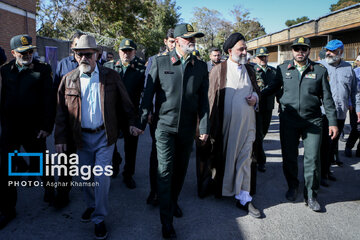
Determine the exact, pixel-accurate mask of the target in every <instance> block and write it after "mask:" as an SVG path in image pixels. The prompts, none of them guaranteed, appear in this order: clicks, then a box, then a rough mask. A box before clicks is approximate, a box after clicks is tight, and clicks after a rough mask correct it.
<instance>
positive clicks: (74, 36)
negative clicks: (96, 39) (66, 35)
mask: <svg viewBox="0 0 360 240" xmlns="http://www.w3.org/2000/svg"><path fill="white" fill-rule="evenodd" d="M82 35H85V34H84V33H82V32H80V31H76V32H75V33H74V34H73V35H72V36H71V42H73V41H74V40H75V38H80V37H81V36H82Z"/></svg>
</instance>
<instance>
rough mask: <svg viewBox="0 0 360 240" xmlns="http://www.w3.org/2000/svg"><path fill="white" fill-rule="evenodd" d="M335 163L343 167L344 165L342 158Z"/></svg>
mask: <svg viewBox="0 0 360 240" xmlns="http://www.w3.org/2000/svg"><path fill="white" fill-rule="evenodd" d="M335 164H336V165H338V166H339V167H342V166H343V165H344V163H343V162H342V161H340V160H336V162H335Z"/></svg>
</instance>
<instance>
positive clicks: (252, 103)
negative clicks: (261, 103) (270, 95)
mask: <svg viewBox="0 0 360 240" xmlns="http://www.w3.org/2000/svg"><path fill="white" fill-rule="evenodd" d="M246 101H247V103H248V104H249V106H255V104H256V97H255V96H254V95H252V94H251V95H249V96H247V97H246Z"/></svg>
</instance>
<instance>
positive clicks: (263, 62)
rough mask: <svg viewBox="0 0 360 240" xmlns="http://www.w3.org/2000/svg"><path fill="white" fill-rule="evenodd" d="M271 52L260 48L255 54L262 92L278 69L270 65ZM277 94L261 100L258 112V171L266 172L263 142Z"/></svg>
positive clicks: (255, 145) (255, 151)
mask: <svg viewBox="0 0 360 240" xmlns="http://www.w3.org/2000/svg"><path fill="white" fill-rule="evenodd" d="M268 56H269V51H268V50H267V48H266V47H259V48H257V49H256V52H255V60H256V62H257V64H256V65H255V66H254V69H255V73H256V82H257V85H258V86H259V88H260V90H262V89H264V88H265V87H266V86H267V85H268V84H269V83H270V82H272V81H273V79H274V78H275V75H276V69H275V68H274V67H272V66H269V65H268V60H269V57H268ZM274 98H275V94H272V95H269V96H264V97H261V98H260V102H259V112H256V139H255V142H254V156H255V158H256V161H257V164H258V170H259V171H260V172H265V170H266V168H265V163H266V155H265V152H264V148H263V140H264V138H265V135H266V134H267V132H268V130H269V126H270V122H271V116H272V110H273V109H274Z"/></svg>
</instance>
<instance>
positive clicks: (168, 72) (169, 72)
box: [164, 71, 174, 74]
mask: <svg viewBox="0 0 360 240" xmlns="http://www.w3.org/2000/svg"><path fill="white" fill-rule="evenodd" d="M164 74H174V72H171V71H164Z"/></svg>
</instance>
